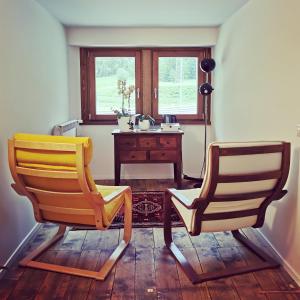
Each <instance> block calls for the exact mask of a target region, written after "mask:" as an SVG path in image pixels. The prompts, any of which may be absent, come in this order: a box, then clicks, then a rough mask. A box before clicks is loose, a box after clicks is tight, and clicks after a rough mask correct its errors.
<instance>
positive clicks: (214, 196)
mask: <svg viewBox="0 0 300 300" xmlns="http://www.w3.org/2000/svg"><path fill="white" fill-rule="evenodd" d="M289 164H290V144H289V143H285V142H245V143H213V144H210V146H209V148H208V164H207V169H206V173H205V176H204V181H203V185H202V188H201V189H189V190H176V189H169V190H167V191H166V197H165V219H164V238H165V243H166V246H167V247H168V248H169V249H170V251H171V252H172V254H173V255H174V256H175V258H176V259H177V261H178V262H179V264H180V265H181V267H182V268H183V270H184V272H185V273H186V275H187V276H188V277H189V279H190V280H191V281H192V282H193V283H199V282H203V281H207V280H212V279H217V278H221V277H227V276H231V275H235V274H242V273H247V272H251V271H255V270H261V269H265V268H272V267H277V266H278V263H277V262H276V261H274V260H273V259H272V258H271V257H270V256H269V255H267V254H266V253H264V252H263V251H262V250H260V249H259V248H258V247H257V246H256V245H254V244H253V243H252V242H250V240H248V239H247V238H246V237H245V236H244V235H242V234H241V233H240V232H239V229H241V228H245V227H261V226H262V225H263V223H264V219H265V213H266V209H267V207H268V205H269V204H270V203H271V202H272V201H274V200H279V199H281V198H282V197H283V196H284V195H285V194H286V193H287V191H286V190H283V187H284V185H285V183H286V180H287V177H288V172H289ZM171 205H173V206H174V207H175V208H176V210H177V212H178V214H179V216H180V217H181V219H182V221H183V223H184V225H185V227H186V229H187V231H188V232H189V233H190V234H191V235H199V234H200V233H201V232H216V231H227V230H229V231H231V232H232V234H233V236H234V237H235V238H236V239H237V240H239V241H240V242H241V243H242V244H243V245H245V246H246V247H248V248H249V249H250V250H252V251H253V252H254V253H255V254H256V255H257V256H259V257H260V258H261V259H262V262H261V263H259V264H256V265H254V266H247V267H243V268H237V269H225V270H223V271H218V272H212V273H204V274H197V273H196V272H195V271H194V269H193V268H192V266H191V265H190V264H189V262H188V261H187V260H186V258H185V257H184V256H183V254H182V253H181V252H180V250H179V249H178V248H177V246H176V245H175V244H174V242H173V240H172V234H171V218H170V213H171Z"/></svg>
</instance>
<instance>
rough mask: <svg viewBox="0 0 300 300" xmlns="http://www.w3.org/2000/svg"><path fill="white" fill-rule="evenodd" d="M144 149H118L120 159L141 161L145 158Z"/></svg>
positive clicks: (123, 160)
mask: <svg viewBox="0 0 300 300" xmlns="http://www.w3.org/2000/svg"><path fill="white" fill-rule="evenodd" d="M146 158H147V155H146V151H120V161H121V162H125V161H143V160H146Z"/></svg>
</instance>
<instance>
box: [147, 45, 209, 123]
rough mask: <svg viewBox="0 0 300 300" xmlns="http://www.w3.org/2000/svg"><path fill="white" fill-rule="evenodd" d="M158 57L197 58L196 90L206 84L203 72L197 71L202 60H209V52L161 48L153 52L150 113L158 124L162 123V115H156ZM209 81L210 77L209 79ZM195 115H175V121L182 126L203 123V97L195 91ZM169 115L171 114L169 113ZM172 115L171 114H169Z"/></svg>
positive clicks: (193, 49)
mask: <svg viewBox="0 0 300 300" xmlns="http://www.w3.org/2000/svg"><path fill="white" fill-rule="evenodd" d="M159 57H197V58H198V68H197V72H198V82H197V86H198V89H199V87H200V85H201V84H203V83H204V82H206V74H205V73H204V72H201V70H200V69H199V62H200V61H201V60H202V59H204V58H210V57H211V51H210V49H209V48H162V49H156V50H154V51H153V61H152V66H153V73H152V74H153V98H152V113H153V116H154V118H155V120H157V121H158V122H162V120H163V115H160V114H159V113H158V103H159V88H158V68H159V65H158V61H159ZM209 81H210V77H209ZM154 89H156V95H157V97H155V93H154ZM197 95H198V97H197V108H198V109H197V114H175V115H176V117H177V120H178V121H179V122H180V123H182V124H184V123H186V124H198V123H203V121H204V102H203V97H202V95H200V93H199V92H198V91H197ZM208 98H209V99H207V101H208V110H209V112H210V97H208ZM170 113H171V112H170ZM171 114H172V113H171ZM208 122H210V113H208Z"/></svg>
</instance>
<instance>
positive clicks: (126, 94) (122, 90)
mask: <svg viewBox="0 0 300 300" xmlns="http://www.w3.org/2000/svg"><path fill="white" fill-rule="evenodd" d="M134 91H135V87H134V85H129V86H128V87H127V82H126V80H118V93H119V95H122V107H121V110H120V109H116V108H114V109H113V112H114V113H115V114H116V115H117V117H118V118H121V117H122V116H125V117H128V116H130V113H131V109H130V100H131V96H132V94H133V92H134ZM125 101H127V104H128V107H127V108H125Z"/></svg>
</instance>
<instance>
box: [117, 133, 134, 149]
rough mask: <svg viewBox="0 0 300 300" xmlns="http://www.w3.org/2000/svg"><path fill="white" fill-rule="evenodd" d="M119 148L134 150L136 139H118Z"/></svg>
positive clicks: (123, 137) (124, 137) (125, 137)
mask: <svg viewBox="0 0 300 300" xmlns="http://www.w3.org/2000/svg"><path fill="white" fill-rule="evenodd" d="M119 147H120V149H132V148H136V138H135V137H127V136H122V137H120V138H119Z"/></svg>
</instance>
